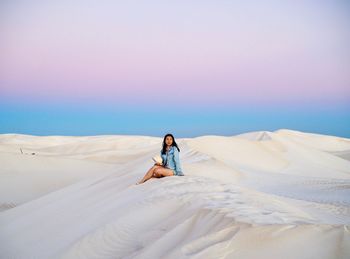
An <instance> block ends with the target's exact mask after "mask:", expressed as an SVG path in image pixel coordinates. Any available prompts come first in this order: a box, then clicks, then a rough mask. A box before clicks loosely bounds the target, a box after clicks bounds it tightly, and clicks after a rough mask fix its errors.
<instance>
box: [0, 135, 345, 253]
mask: <svg viewBox="0 0 350 259" xmlns="http://www.w3.org/2000/svg"><path fill="white" fill-rule="evenodd" d="M161 142H162V138H157V137H148V136H123V135H105V136H87V137H71V136H48V137H38V136H30V135H21V134H2V135H0V165H1V170H0V187H1V188H0V203H1V210H2V212H0V258H176V259H179V258H284V259H286V258H293V259H294V258H330V259H331V258H332V259H333V258H350V161H349V154H350V139H346V138H339V137H335V136H328V135H320V134H313V133H306V132H300V131H293V130H288V129H280V130H276V131H273V132H270V131H259V132H248V133H244V134H239V135H235V136H229V137H227V136H215V135H210V136H201V137H197V138H179V139H177V143H178V145H179V147H180V149H181V152H180V160H181V162H182V167H183V171H184V174H185V176H182V177H176V176H175V177H164V178H158V179H155V178H152V179H150V180H149V181H147V182H146V183H144V184H142V185H135V183H136V182H137V181H138V180H139V179H140V178H142V176H143V175H144V174H145V172H146V171H147V170H148V168H149V167H150V166H152V164H153V163H152V161H151V159H150V158H151V157H152V156H153V155H155V154H158V153H159V150H160V148H161ZM21 149H22V151H21ZM22 152H23V153H22ZM32 153H35V154H32Z"/></svg>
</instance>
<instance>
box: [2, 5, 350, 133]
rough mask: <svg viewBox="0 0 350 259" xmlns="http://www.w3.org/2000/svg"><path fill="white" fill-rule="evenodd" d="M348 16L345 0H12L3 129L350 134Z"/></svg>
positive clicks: (5, 16) (5, 32) (6, 10)
mask: <svg viewBox="0 0 350 259" xmlns="http://www.w3.org/2000/svg"><path fill="white" fill-rule="evenodd" d="M73 2H74V3H73ZM349 22H350V4H348V3H347V1H334V0H333V1H322V0H321V1H307V0H305V1H181V0H178V1H64V0H60V1H16V0H14V1H1V2H0V133H22V134H33V135H100V134H133V135H134V134H137V135H152V136H163V135H164V134H165V133H167V132H171V133H173V134H174V135H175V136H177V137H192V136H199V135H206V134H215V135H235V134H239V133H242V132H248V131H257V130H271V131H273V130H276V129H280V128H288V129H294V130H300V131H305V132H314V133H321V134H329V135H336V136H343V137H348V138H350V47H349V46H350V30H349V24H350V23H349Z"/></svg>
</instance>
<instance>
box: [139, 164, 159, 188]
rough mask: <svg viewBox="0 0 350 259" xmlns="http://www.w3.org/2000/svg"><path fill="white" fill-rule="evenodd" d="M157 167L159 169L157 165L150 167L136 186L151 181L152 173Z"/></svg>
mask: <svg viewBox="0 0 350 259" xmlns="http://www.w3.org/2000/svg"><path fill="white" fill-rule="evenodd" d="M157 167H160V166H159V165H154V166H152V167H151V168H150V169H149V170H148V172H147V173H146V174H145V176H144V177H143V178H142V180H141V181H139V182H138V183H137V184H140V183H144V182H146V181H147V180H149V179H151V178H152V177H153V171H154V169H156V168H157Z"/></svg>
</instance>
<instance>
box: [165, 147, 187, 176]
mask: <svg viewBox="0 0 350 259" xmlns="http://www.w3.org/2000/svg"><path fill="white" fill-rule="evenodd" d="M160 156H161V157H162V159H163V165H164V166H166V167H168V168H170V169H173V170H175V173H176V175H180V176H184V174H183V172H182V169H181V165H180V158H179V150H177V148H176V147H175V146H171V148H170V149H169V150H168V152H166V153H165V154H162V150H161V151H160Z"/></svg>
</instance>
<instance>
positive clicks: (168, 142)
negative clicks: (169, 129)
mask: <svg viewBox="0 0 350 259" xmlns="http://www.w3.org/2000/svg"><path fill="white" fill-rule="evenodd" d="M165 144H167V145H168V146H171V144H173V138H172V137H171V136H167V137H166V138H165Z"/></svg>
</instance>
